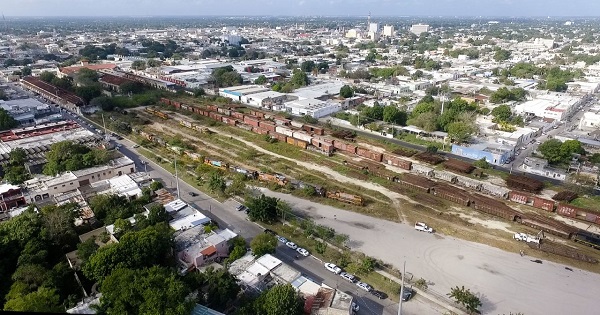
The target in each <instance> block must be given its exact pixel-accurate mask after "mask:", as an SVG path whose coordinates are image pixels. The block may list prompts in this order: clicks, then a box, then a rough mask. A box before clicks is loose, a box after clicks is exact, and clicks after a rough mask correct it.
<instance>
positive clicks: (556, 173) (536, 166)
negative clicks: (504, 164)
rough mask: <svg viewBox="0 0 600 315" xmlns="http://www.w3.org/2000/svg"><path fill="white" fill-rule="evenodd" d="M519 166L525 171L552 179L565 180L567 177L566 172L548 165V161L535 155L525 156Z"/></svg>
mask: <svg viewBox="0 0 600 315" xmlns="http://www.w3.org/2000/svg"><path fill="white" fill-rule="evenodd" d="M521 168H522V169H523V170H524V171H525V172H527V173H530V174H536V175H540V176H544V177H548V178H552V179H557V180H565V179H566V178H567V174H566V173H565V172H564V171H562V170H559V169H555V168H552V167H549V166H548V161H546V160H544V159H539V158H535V157H530V156H528V157H526V158H525V161H524V162H523V165H521Z"/></svg>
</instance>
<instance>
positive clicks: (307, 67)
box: [300, 60, 315, 72]
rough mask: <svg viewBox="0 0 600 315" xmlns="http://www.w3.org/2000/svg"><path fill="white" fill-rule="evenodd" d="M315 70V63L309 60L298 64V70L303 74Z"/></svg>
mask: <svg viewBox="0 0 600 315" xmlns="http://www.w3.org/2000/svg"><path fill="white" fill-rule="evenodd" d="M314 68H315V62H314V61H311V60H307V61H303V62H302V63H301V64H300V69H302V71H304V72H311V71H312V70H313V69H314Z"/></svg>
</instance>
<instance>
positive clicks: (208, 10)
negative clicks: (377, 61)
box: [0, 0, 600, 16]
mask: <svg viewBox="0 0 600 315" xmlns="http://www.w3.org/2000/svg"><path fill="white" fill-rule="evenodd" d="M369 11H370V12H371V14H372V15H374V16H376V15H388V16H401V15H421V16H429V15H433V16H438V15H444V16H457V15H458V16H479V15H481V16H590V15H595V16H598V15H600V1H598V0H0V12H2V13H3V14H4V15H6V16H115V15H187V16H190V15H192V16H194V15H353V16H356V15H367V14H368V13H369Z"/></svg>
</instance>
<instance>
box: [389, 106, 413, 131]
mask: <svg viewBox="0 0 600 315" xmlns="http://www.w3.org/2000/svg"><path fill="white" fill-rule="evenodd" d="M407 118H408V115H407V114H406V112H405V111H401V110H400V109H398V107H397V106H394V105H388V106H385V107H384V108H383V121H385V122H387V123H393V124H396V125H401V126H406V119H407Z"/></svg>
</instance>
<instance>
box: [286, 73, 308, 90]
mask: <svg viewBox="0 0 600 315" xmlns="http://www.w3.org/2000/svg"><path fill="white" fill-rule="evenodd" d="M290 83H291V84H292V85H293V86H294V87H301V86H307V85H308V83H309V81H308V76H307V75H306V72H303V71H300V70H294V74H293V75H292V78H291V79H290Z"/></svg>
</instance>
